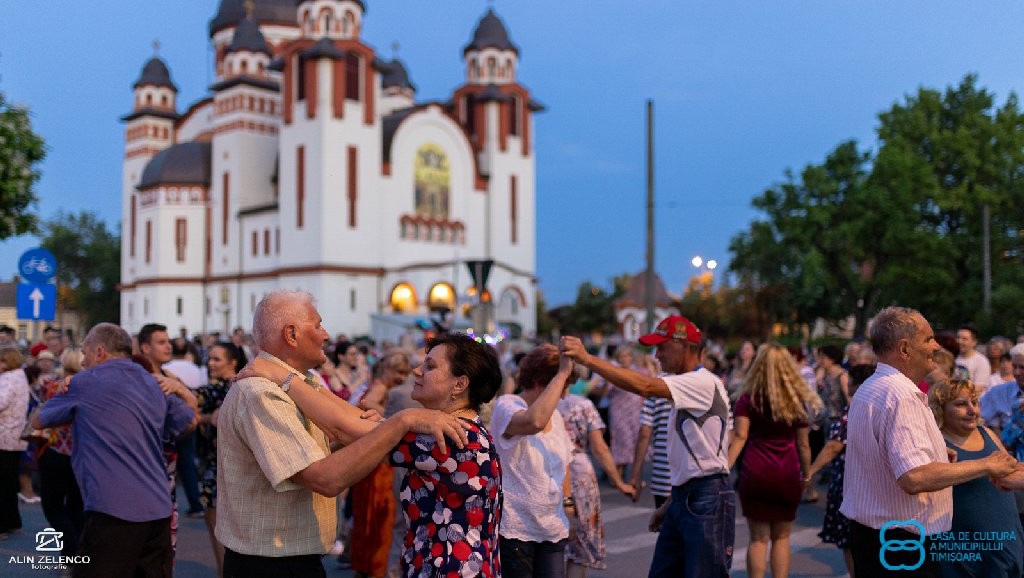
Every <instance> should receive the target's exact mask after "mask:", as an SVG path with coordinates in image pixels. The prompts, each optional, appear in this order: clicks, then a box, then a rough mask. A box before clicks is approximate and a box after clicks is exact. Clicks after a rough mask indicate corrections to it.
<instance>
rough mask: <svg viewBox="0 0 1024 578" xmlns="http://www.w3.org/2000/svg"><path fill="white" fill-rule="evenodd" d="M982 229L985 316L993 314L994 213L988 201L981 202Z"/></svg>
mask: <svg viewBox="0 0 1024 578" xmlns="http://www.w3.org/2000/svg"><path fill="white" fill-rule="evenodd" d="M981 219H982V229H983V230H984V240H983V243H984V245H985V247H984V248H983V249H982V251H983V253H984V255H983V259H984V262H985V263H984V267H985V268H984V273H982V302H983V303H984V305H985V316H986V317H988V316H989V315H991V314H992V232H991V231H990V229H991V227H992V215H991V214H990V213H989V207H988V203H982V204H981Z"/></svg>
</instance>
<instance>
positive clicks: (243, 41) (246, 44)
mask: <svg viewBox="0 0 1024 578" xmlns="http://www.w3.org/2000/svg"><path fill="white" fill-rule="evenodd" d="M241 50H248V51H249V52H262V53H264V54H267V55H269V54H270V48H268V47H267V39H266V38H264V37H263V33H262V32H260V25H259V23H258V22H256V19H255V18H248V17H247V18H245V19H243V20H242V22H241V23H239V24H238V28H235V37H234V38H232V39H231V45H230V46H228V52H238V51H241Z"/></svg>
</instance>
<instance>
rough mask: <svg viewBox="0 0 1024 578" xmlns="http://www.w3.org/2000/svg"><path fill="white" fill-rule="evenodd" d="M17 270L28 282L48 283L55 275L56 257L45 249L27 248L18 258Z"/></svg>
mask: <svg viewBox="0 0 1024 578" xmlns="http://www.w3.org/2000/svg"><path fill="white" fill-rule="evenodd" d="M18 272H19V273H20V274H21V277H22V279H24V280H25V281H27V282H29V283H35V284H43V283H49V282H50V281H51V280H52V279H53V278H54V277H55V276H56V275H57V258H56V257H54V256H53V253H51V252H49V251H47V250H46V249H41V248H36V249H29V250H28V251H25V252H24V253H22V254H21V258H20V259H18Z"/></svg>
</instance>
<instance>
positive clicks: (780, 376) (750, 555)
mask: <svg viewBox="0 0 1024 578" xmlns="http://www.w3.org/2000/svg"><path fill="white" fill-rule="evenodd" d="M740 391H741V392H742V393H741V395H740V397H739V399H738V400H737V401H736V409H735V417H734V420H735V425H734V429H733V436H732V442H731V443H730V444H729V467H730V468H731V467H732V465H733V464H735V463H736V461H737V459H738V458H739V457H740V452H743V459H742V460H741V461H740V467H739V481H738V483H737V490H738V491H739V496H740V503H741V504H742V505H743V515H744V516H745V517H746V518H747V524H748V526H749V528H750V545H749V546H748V547H747V572H748V573H749V574H750V576H751V578H757V577H761V576H764V575H765V572H766V571H767V559H768V543H769V541H770V542H771V552H772V555H771V565H772V576H775V577H782V576H786V575H787V574H788V572H789V533H790V529H791V528H792V526H793V520H794V519H796V508H797V506H799V505H800V496H801V494H802V493H803V487H804V484H805V483H806V481H807V479H808V478H807V472H808V470H809V469H810V465H811V446H810V443H809V441H808V431H809V429H808V424H807V407H808V406H810V407H814V408H820V407H821V400H820V399H819V398H818V396H817V394H815V393H814V392H812V391H811V389H810V388H809V387H808V386H807V383H806V382H805V381H804V379H803V377H801V376H800V373H799V371H798V370H797V368H796V365H795V364H794V363H793V360H792V358H791V357H790V355H789V352H788V351H786V348H785V347H782V346H781V345H778V344H774V343H771V344H765V345H762V346H761V348H760V349H759V350H758V352H757V357H755V358H754V362H753V363H752V364H751V365H750V371H749V373H748V374H747V378H746V381H745V382H744V384H743V388H742V389H741V390H740ZM744 449H745V450H746V451H744ZM801 472H803V475H801Z"/></svg>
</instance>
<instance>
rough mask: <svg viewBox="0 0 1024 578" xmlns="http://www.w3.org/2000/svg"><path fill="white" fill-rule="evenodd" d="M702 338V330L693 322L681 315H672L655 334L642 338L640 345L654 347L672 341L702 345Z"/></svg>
mask: <svg viewBox="0 0 1024 578" xmlns="http://www.w3.org/2000/svg"><path fill="white" fill-rule="evenodd" d="M701 336H702V334H701V332H700V329H697V326H696V325H694V324H693V322H692V321H690V320H689V319H687V318H685V317H683V316H681V315H672V316H669V317H666V318H665V319H663V320H662V321H661V323H659V324H658V327H656V328H655V329H654V333H651V334H648V335H644V336H643V337H641V338H640V343H642V344H643V345H647V346H652V345H661V344H662V343H665V342H666V341H668V340H670V339H679V340H682V341H688V342H690V343H693V344H696V345H700V338H701Z"/></svg>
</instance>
